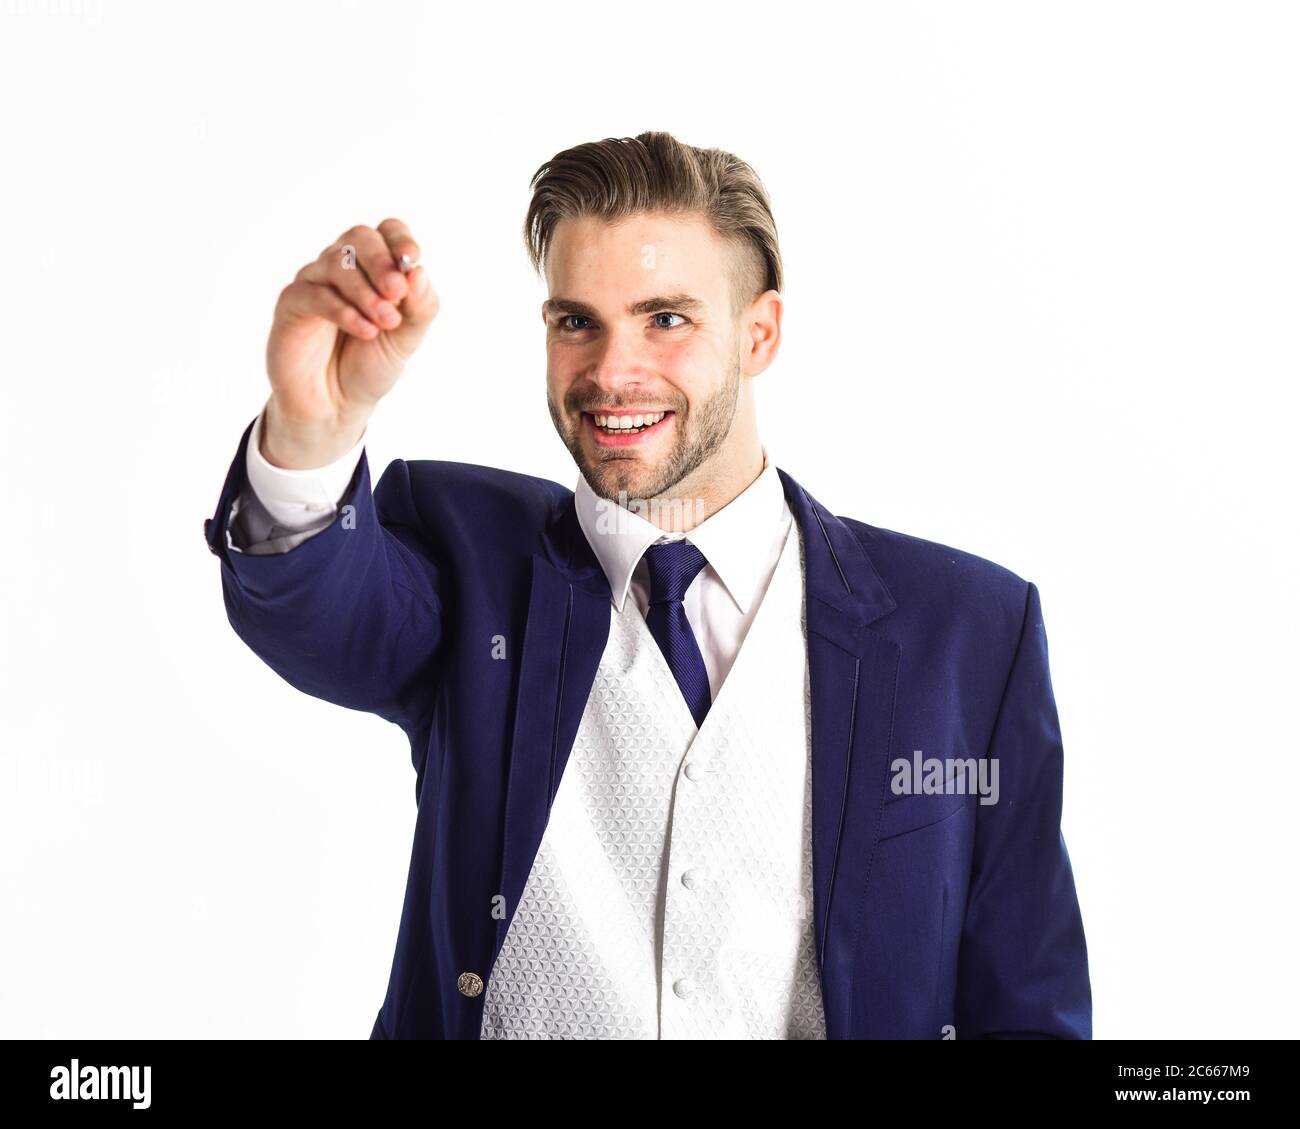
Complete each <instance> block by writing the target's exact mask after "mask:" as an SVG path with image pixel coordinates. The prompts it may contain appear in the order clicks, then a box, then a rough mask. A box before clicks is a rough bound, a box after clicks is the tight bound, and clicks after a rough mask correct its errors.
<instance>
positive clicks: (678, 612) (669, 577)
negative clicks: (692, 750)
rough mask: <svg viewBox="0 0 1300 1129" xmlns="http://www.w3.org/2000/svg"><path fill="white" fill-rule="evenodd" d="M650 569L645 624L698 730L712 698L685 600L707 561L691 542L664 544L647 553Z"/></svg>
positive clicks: (707, 676)
mask: <svg viewBox="0 0 1300 1129" xmlns="http://www.w3.org/2000/svg"><path fill="white" fill-rule="evenodd" d="M645 560H646V564H647V565H648V566H649V569H650V605H649V607H647V608H646V616H645V621H646V625H647V626H648V627H649V628H650V634H651V635H653V636H654V638H655V642H656V643H658V644H659V649H660V650H661V651H662V652H663V654H664V658H665V659H667V660H668V669H669V670H671V671H672V672H673V677H674V678H675V679H677V685H678V686H680V687H681V690H682V697H684V698H685V699H686V705H687V706H688V707H689V708H690V711H691V715H692V716H693V717H694V718H695V727H696V728H697V729H698V728H699V727H700V726H701V725H703V724H704V717H705V715H706V714H707V713H708V712H709V706H710V704H711V703H712V695H711V694H710V691H709V675H708V671H706V670H705V669H704V656H703V655H701V654H700V645H699V644H698V643H697V642H696V641H695V632H693V631H692V630H691V625H690V623H689V622H687V619H686V608H685V607H684V606H683V605H682V597H683V596H684V595H685V594H686V589H687V588H689V587H690V586H691V581H692V580H694V579H695V577H696V576H697V575H698V574H699V571H700V569H702V568H703V567H704V566H705V565H706V564H707V563H708V562H707V561H706V560H705V559H704V554H703V553H701V552H700V551H699V549H697V548H696V547H695V546H694V545H692V544H691V543H690V542H689V541H665V542H663V543H662V544H659V545H651V546H650V547H649V548H648V549H647V550H646V551H645Z"/></svg>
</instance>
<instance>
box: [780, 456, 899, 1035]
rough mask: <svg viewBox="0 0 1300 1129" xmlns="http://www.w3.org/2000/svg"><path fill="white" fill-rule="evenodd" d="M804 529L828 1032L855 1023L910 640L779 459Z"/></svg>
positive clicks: (847, 536)
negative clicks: (890, 633) (890, 625)
mask: <svg viewBox="0 0 1300 1129" xmlns="http://www.w3.org/2000/svg"><path fill="white" fill-rule="evenodd" d="M777 473H778V474H779V475H780V478H781V483H782V486H783V487H784V488H785V496H786V501H787V502H788V503H789V505H790V509H791V512H792V513H793V514H794V516H795V520H796V521H798V523H799V528H800V530H801V532H802V533H803V540H804V570H805V571H804V595H805V605H806V609H807V623H808V678H809V682H810V684H811V692H812V693H811V696H812V808H813V830H812V850H813V899H814V906H813V918H814V926H815V930H816V945H817V961H818V967H819V969H820V971H821V976H822V996H823V1003H824V1006H825V1011H826V1033H827V1036H828V1037H829V1038H832V1039H835V1038H845V1037H847V1036H848V1035H849V1033H850V1032H851V1030H852V1010H853V1009H852V999H853V957H854V953H855V951H856V949H857V939H858V930H859V928H860V925H861V920H862V911H863V905H864V902H865V898H866V893H867V878H868V876H869V875H870V873H871V860H872V856H873V855H874V854H875V849H876V840H877V838H878V836H879V832H880V812H881V805H882V803H883V801H884V790H885V780H886V775H887V772H888V765H889V751H890V741H891V738H892V731H893V718H894V697H895V693H896V691H897V688H898V668H899V659H900V655H901V652H900V648H899V646H898V644H897V643H894V642H892V641H890V640H888V639H886V638H884V637H883V636H881V635H879V634H877V633H876V632H874V631H871V630H870V629H869V628H868V626H867V625H868V624H870V623H872V622H873V621H875V620H877V619H879V618H880V617H881V616H883V615H886V614H888V613H889V612H891V611H893V610H894V608H895V607H896V604H895V601H894V599H893V597H892V596H891V595H890V594H889V590H888V589H887V588H886V587H885V585H884V582H883V581H882V580H881V579H880V576H879V575H878V574H877V573H876V570H875V568H874V567H873V566H872V564H871V560H870V558H869V557H868V556H867V553H866V550H865V549H863V547H862V544H861V543H860V542H859V541H858V539H857V537H856V536H855V535H854V533H853V531H852V530H850V529H849V528H848V526H846V525H845V524H844V523H843V522H842V521H840V520H839V519H838V518H837V517H835V516H834V515H833V514H831V513H830V512H829V511H828V510H827V509H826V508H825V507H824V506H822V505H821V503H819V502H817V501H816V500H815V499H814V498H812V496H811V495H809V494H808V492H807V491H806V490H804V488H803V487H802V486H800V485H799V484H798V483H797V482H795V480H794V479H793V478H791V477H790V475H788V474H787V473H786V472H785V471H783V470H781V468H780V467H778V468H777Z"/></svg>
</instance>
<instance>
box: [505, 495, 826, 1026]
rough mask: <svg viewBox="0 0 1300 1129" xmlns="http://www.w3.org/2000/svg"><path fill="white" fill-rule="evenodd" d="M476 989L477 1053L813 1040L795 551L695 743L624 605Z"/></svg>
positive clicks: (806, 705) (807, 728)
mask: <svg viewBox="0 0 1300 1129" xmlns="http://www.w3.org/2000/svg"><path fill="white" fill-rule="evenodd" d="M610 615H611V621H610V632H609V639H608V642H607V644H606V647H605V650H604V653H603V655H602V656H601V661H600V666H599V668H598V670H597V672H596V678H595V681H594V683H593V684H592V688H591V694H590V696H589V697H588V699H587V705H586V708H585V710H584V712H583V716H582V720H581V722H580V724H579V727H578V734H577V737H576V739H575V741H574V745H573V749H572V751H571V752H570V754H569V760H568V763H567V765H566V766H565V769H564V773H563V775H562V776H561V779H560V786H559V788H558V789H557V791H556V795H555V802H554V805H553V806H552V809H551V813H550V817H549V820H548V822H547V826H546V830H545V833H544V834H543V837H542V842H541V845H540V847H539V849H538V852H537V856H536V858H535V860H534V862H533V866H532V869H531V871H530V872H529V876H528V881H527V884H526V885H525V887H524V892H523V896H522V899H521V900H520V904H519V908H518V910H517V911H516V912H515V915H514V917H513V918H512V920H511V922H510V927H509V929H508V930H507V932H506V937H505V941H504V943H503V945H502V949H501V952H500V954H499V955H498V957H497V960H496V964H495V965H494V966H493V970H492V974H491V976H490V977H489V978H488V985H487V992H486V999H485V1001H484V1010H483V1025H482V1030H481V1037H482V1038H484V1039H547V1038H586V1039H654V1038H665V1039H672V1038H688V1039H689V1038H737V1039H787V1038H788V1039H824V1038H825V1037H826V1027H825V1017H824V1015H823V1013H822V999H821V987H820V983H819V980H818V976H817V965H816V956H815V951H814V941H813V914H812V762H811V739H810V735H811V700H810V697H809V683H808V659H807V654H808V650H807V628H806V619H805V615H804V602H803V545H802V541H801V538H800V532H799V526H798V522H793V521H792V522H791V523H790V533H789V535H787V537H786V541H785V545H784V547H783V548H782V550H781V555H780V558H779V559H778V561H777V565H776V569H775V571H774V572H773V574H772V580H771V582H770V584H769V586H768V590H767V592H766V593H765V595H764V597H763V600H762V603H761V604H760V605H759V607H758V610H757V611H756V613H755V615H754V620H753V623H752V624H751V626H750V629H749V632H748V634H747V636H746V637H745V640H744V642H743V644H742V645H741V647H740V650H739V652H738V654H737V655H736V659H735V662H734V664H733V666H732V668H731V671H730V672H729V674H728V675H727V678H726V680H725V681H724V682H723V684H722V688H721V689H720V690H719V692H718V697H717V699H716V700H715V701H714V702H713V705H712V706H711V707H710V709H709V713H708V716H707V717H706V718H705V720H704V725H703V726H702V727H701V728H700V729H699V730H698V731H697V730H696V728H695V722H694V720H693V719H692V717H691V714H690V710H689V709H688V708H687V705H686V701H685V699H684V698H683V697H682V693H681V690H680V689H679V688H678V686H677V683H676V681H675V680H674V679H673V676H672V672H671V671H670V670H669V669H668V664H667V661H666V660H665V659H664V657H663V653H662V652H661V651H660V649H659V646H658V644H656V642H655V640H654V637H653V636H652V635H651V634H650V629H649V628H648V627H647V626H646V622H645V619H644V617H643V615H642V613H641V611H640V609H639V608H638V607H637V606H636V602H635V601H634V600H631V599H628V600H626V601H625V602H624V605H623V611H622V612H618V611H617V610H616V609H615V608H614V607H613V605H612V604H611V606H610Z"/></svg>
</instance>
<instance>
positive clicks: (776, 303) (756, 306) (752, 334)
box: [741, 290, 785, 376]
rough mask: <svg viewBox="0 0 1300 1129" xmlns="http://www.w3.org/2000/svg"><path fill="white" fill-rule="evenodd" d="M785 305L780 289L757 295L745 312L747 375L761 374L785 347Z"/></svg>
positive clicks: (744, 351) (745, 366) (743, 316)
mask: <svg viewBox="0 0 1300 1129" xmlns="http://www.w3.org/2000/svg"><path fill="white" fill-rule="evenodd" d="M784 309H785V305H784V303H783V302H782V301H781V295H780V293H779V292H778V291H776V290H767V291H764V292H763V293H762V294H760V295H759V296H758V297H757V298H755V299H754V300H753V301H752V302H751V303H750V304H749V306H748V308H747V309H746V310H745V311H744V313H743V314H742V315H741V332H742V335H743V336H742V342H743V345H742V348H743V354H742V360H743V364H744V372H745V375H746V376H757V375H758V374H759V373H760V372H762V371H763V370H764V369H765V368H767V367H768V365H770V364H771V363H772V362H773V361H774V360H776V355H777V353H778V352H779V351H780V348H781V315H782V313H783V312H784Z"/></svg>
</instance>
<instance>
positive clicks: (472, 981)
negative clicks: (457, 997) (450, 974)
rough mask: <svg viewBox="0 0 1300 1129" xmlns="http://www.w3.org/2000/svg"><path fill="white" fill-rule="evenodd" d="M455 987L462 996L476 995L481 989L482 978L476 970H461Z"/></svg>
mask: <svg viewBox="0 0 1300 1129" xmlns="http://www.w3.org/2000/svg"><path fill="white" fill-rule="evenodd" d="M456 987H457V988H458V989H460V994H461V995H462V996H470V997H471V998H472V997H474V996H477V995H478V994H479V993H480V992H481V991H483V978H482V977H481V976H480V975H479V974H478V973H477V972H462V973H461V974H460V976H459V977H457V979H456Z"/></svg>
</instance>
